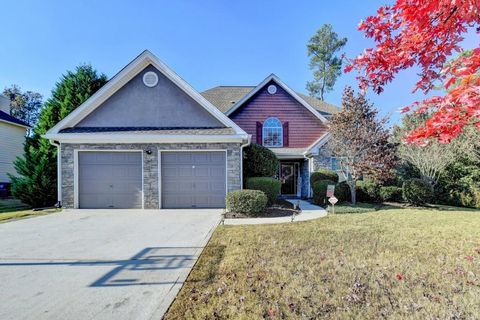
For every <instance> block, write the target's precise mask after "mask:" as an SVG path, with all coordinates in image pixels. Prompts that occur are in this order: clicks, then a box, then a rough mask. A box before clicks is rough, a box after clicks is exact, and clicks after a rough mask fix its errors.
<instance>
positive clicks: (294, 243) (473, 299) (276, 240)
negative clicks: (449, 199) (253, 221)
mask: <svg viewBox="0 0 480 320" xmlns="http://www.w3.org/2000/svg"><path fill="white" fill-rule="evenodd" d="M479 301H480V212H479V211H466V210H460V209H457V211H440V210H434V209H420V210H418V209H389V210H379V211H375V212H368V213H364V214H339V215H329V216H327V217H325V218H322V219H319V220H314V221H309V222H300V223H292V224H279V225H264V226H220V227H219V228H218V229H217V230H216V232H215V233H214V235H213V237H212V239H211V240H210V242H209V244H208V246H207V248H205V250H204V252H203V253H202V255H201V257H200V259H199V261H198V263H197V265H196V266H195V268H194V270H193V271H192V273H191V274H190V276H189V277H188V279H187V281H186V283H185V285H184V286H183V288H182V290H181V291H180V293H179V295H178V297H177V299H176V300H175V302H174V303H173V305H172V306H171V308H170V310H169V312H168V313H167V315H166V316H165V319H262V318H269V319H270V318H271V319H319V318H330V319H352V318H358V319H378V318H389V319H407V318H408V319H412V318H414V319H436V318H440V319H446V318H457V319H474V318H477V317H478V315H479V314H480V303H479Z"/></svg>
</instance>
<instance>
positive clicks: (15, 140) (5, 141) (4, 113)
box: [0, 96, 29, 197]
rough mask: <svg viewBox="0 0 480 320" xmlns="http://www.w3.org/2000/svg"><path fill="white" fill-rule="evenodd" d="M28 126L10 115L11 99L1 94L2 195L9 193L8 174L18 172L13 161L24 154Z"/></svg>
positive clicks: (0, 151)
mask: <svg viewBox="0 0 480 320" xmlns="http://www.w3.org/2000/svg"><path fill="white" fill-rule="evenodd" d="M28 128H29V126H28V124H26V123H25V122H23V121H21V120H19V119H17V118H15V117H12V116H11V115H10V100H8V99H7V98H6V97H4V96H0V197H6V196H8V194H9V191H8V190H9V186H10V178H9V177H8V174H15V173H16V171H15V167H14V165H13V162H14V161H15V159H16V158H17V157H18V156H21V155H23V144H24V142H25V135H26V132H27V130H28Z"/></svg>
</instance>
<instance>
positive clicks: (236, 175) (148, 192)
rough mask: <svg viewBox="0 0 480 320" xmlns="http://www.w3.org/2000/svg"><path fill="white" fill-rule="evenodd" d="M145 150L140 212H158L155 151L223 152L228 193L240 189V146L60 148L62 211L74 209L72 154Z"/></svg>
mask: <svg viewBox="0 0 480 320" xmlns="http://www.w3.org/2000/svg"><path fill="white" fill-rule="evenodd" d="M75 149H77V150H144V151H145V150H147V149H150V150H151V151H152V152H151V153H150V154H147V153H146V152H143V192H144V208H145V209H158V208H159V207H160V205H159V180H158V164H159V161H158V150H227V184H228V188H227V189H228V190H227V191H233V190H238V189H240V187H241V180H240V178H241V175H240V161H241V157H240V144H239V143H173V144H64V143H63V144H62V146H61V163H62V168H61V172H62V204H63V206H64V207H66V208H73V206H74V167H75V166H74V150H75Z"/></svg>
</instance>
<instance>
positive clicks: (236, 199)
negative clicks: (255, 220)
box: [226, 189, 268, 216]
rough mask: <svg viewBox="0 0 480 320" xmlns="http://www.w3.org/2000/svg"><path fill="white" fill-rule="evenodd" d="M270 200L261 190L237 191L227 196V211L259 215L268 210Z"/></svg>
mask: <svg viewBox="0 0 480 320" xmlns="http://www.w3.org/2000/svg"><path fill="white" fill-rule="evenodd" d="M267 202H268V198H267V196H266V195H265V193H264V192H263V191H260V190H248V189H244V190H236V191H232V192H229V193H228V194H227V199H226V204H227V210H228V211H230V212H235V213H244V214H248V215H253V216H255V215H258V214H260V213H262V212H264V211H265V209H267Z"/></svg>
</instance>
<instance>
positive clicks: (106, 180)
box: [45, 51, 338, 209]
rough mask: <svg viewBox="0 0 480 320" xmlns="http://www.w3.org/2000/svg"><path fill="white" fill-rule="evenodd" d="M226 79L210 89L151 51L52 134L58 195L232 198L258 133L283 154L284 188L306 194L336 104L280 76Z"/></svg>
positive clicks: (150, 201) (207, 202)
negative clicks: (249, 83) (245, 82)
mask: <svg viewBox="0 0 480 320" xmlns="http://www.w3.org/2000/svg"><path fill="white" fill-rule="evenodd" d="M221 88H226V87H220V88H214V89H211V90H208V91H206V92H204V93H203V96H202V95H201V94H200V93H198V92H197V91H195V90H194V89H193V88H192V87H191V86H190V85H188V84H187V83H186V82H185V81H184V80H183V79H182V78H180V77H179V76H178V75H177V74H175V73H174V72H173V71H172V70H171V69H170V68H169V67H167V66H166V65H165V64H164V63H163V62H161V61H160V60H159V59H158V58H157V57H155V56H154V55H153V54H151V53H150V52H148V51H144V52H143V53H142V54H140V55H139V56H138V57H137V58H135V59H134V60H133V61H132V62H130V63H129V64H128V65H127V66H126V67H125V68H123V69H122V70H121V71H120V72H119V73H118V74H117V75H115V76H114V77H113V78H112V79H111V80H110V81H109V82H108V83H107V84H105V86H103V87H102V88H101V89H100V90H98V91H97V92H96V93H95V94H94V95H93V96H92V97H90V98H89V99H88V100H87V101H86V102H85V103H83V104H82V105H81V106H79V107H78V108H77V109H76V110H74V111H73V112H72V113H71V114H70V115H68V116H67V117H66V118H65V119H63V120H62V121H60V122H59V123H58V124H57V125H56V126H55V127H53V128H52V129H51V130H49V131H48V132H47V133H46V135H45V137H46V138H48V139H50V141H51V142H52V143H53V144H55V145H57V147H58V148H59V155H60V157H59V158H58V161H59V163H58V168H59V171H58V177H59V179H58V181H59V186H58V187H59V188H58V190H59V194H58V198H59V201H61V202H62V205H63V206H64V207H67V208H145V209H157V208H192V207H194V208H195V207H196V208H210V207H224V206H225V196H226V193H227V192H229V191H233V190H237V189H241V188H242V180H243V177H242V157H243V148H244V147H245V146H247V145H248V144H249V143H250V142H251V140H250V139H253V142H259V143H262V144H264V145H267V146H270V147H271V148H272V150H274V151H275V152H276V153H277V155H278V156H279V157H280V158H281V159H282V169H281V178H282V179H284V180H285V185H284V187H283V189H282V192H283V193H284V194H290V195H295V194H296V195H299V196H308V193H309V186H308V180H309V179H308V175H309V172H311V171H312V170H313V169H314V168H315V167H317V166H319V161H320V162H321V161H323V160H324V158H322V157H321V156H319V155H318V154H319V149H321V146H322V145H323V144H324V143H325V142H326V140H327V139H328V134H327V127H326V123H327V121H328V120H327V119H326V117H328V116H329V115H330V114H331V113H333V112H336V111H337V110H338V109H337V108H336V107H334V106H331V105H328V104H325V103H323V102H320V101H318V100H315V99H311V98H306V97H305V96H303V97H300V96H299V95H298V94H296V93H295V92H293V91H292V90H291V89H289V88H288V87H287V86H286V85H285V84H284V83H283V82H281V81H280V80H279V79H278V78H277V77H275V76H273V75H272V76H270V77H268V78H267V79H266V80H265V81H263V82H262V83H261V84H260V85H259V86H257V87H255V88H253V87H252V88H248V89H247V87H231V89H232V90H230V91H229V92H228V93H227V91H225V92H224V93H225V94H221V93H219V91H222V90H223V89H221ZM234 91H235V92H234ZM237 91H238V92H237ZM273 91H275V92H273ZM269 92H270V93H269ZM228 95H231V96H228ZM305 99H307V100H311V101H310V102H309V103H310V104H309V103H307V102H306V101H305ZM232 101H233V102H232ZM277 119H278V120H277ZM287 160H288V161H287ZM289 172H290V174H289ZM291 179H294V182H292V183H291V182H290V180H291Z"/></svg>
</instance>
